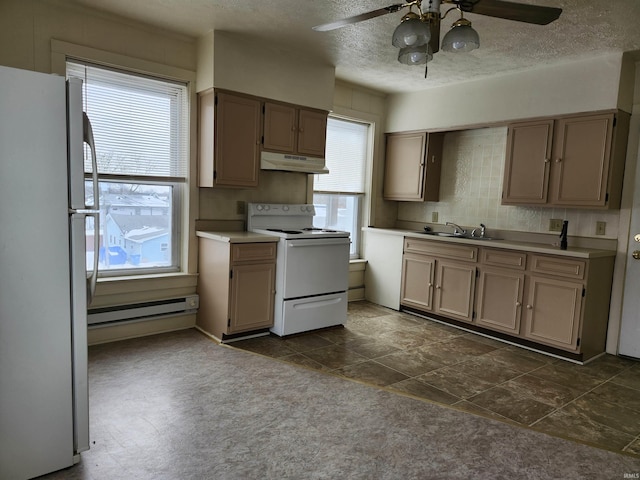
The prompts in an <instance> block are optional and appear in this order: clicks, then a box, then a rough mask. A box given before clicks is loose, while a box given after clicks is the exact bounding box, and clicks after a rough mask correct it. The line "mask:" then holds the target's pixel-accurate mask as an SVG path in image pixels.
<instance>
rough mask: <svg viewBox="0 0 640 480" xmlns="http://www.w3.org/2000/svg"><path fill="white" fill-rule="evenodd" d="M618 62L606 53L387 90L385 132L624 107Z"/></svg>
mask: <svg viewBox="0 0 640 480" xmlns="http://www.w3.org/2000/svg"><path fill="white" fill-rule="evenodd" d="M627 64H628V62H627V61H625V66H626V65H627ZM622 67H623V58H622V54H610V55H603V56H599V57H593V58H588V59H585V60H579V61H575V62H571V63H563V64H561V65H551V66H545V67H540V68H537V69H531V70H526V71H521V72H517V73H512V74H508V75H501V76H496V77H490V78H484V79H481V80H476V81H471V82H466V83H458V84H455V85H452V86H445V87H439V88H433V89H430V90H425V91H421V92H413V93H404V94H394V95H390V96H389V99H388V104H387V111H388V112H389V114H388V116H387V123H386V127H385V131H386V132H398V131H406V130H419V129H447V128H451V127H461V126H466V125H477V124H485V125H486V124H488V123H492V122H505V121H506V120H511V119H521V118H531V117H537V116H549V115H556V114H565V113H577V112H588V111H595V110H606V109H612V108H618V107H619V108H621V109H622V110H625V111H627V112H630V111H631V105H630V104H629V100H630V97H629V95H621V94H620V76H621V70H622ZM625 72H627V69H625ZM626 87H627V88H628V83H627V84H626Z"/></svg>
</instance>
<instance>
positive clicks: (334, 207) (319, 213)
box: [313, 193, 361, 257]
mask: <svg viewBox="0 0 640 480" xmlns="http://www.w3.org/2000/svg"><path fill="white" fill-rule="evenodd" d="M360 197H361V195H341V194H334V193H314V194H313V205H314V207H315V210H316V214H315V216H314V217H313V226H314V227H317V228H328V229H332V230H342V231H346V232H349V233H350V234H351V252H350V253H351V256H352V257H355V256H357V255H358V253H359V252H358V243H359V242H358V239H359V235H360Z"/></svg>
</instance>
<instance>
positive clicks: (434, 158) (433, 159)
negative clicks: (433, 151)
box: [431, 155, 436, 163]
mask: <svg viewBox="0 0 640 480" xmlns="http://www.w3.org/2000/svg"><path fill="white" fill-rule="evenodd" d="M431 163H436V156H435V155H431Z"/></svg>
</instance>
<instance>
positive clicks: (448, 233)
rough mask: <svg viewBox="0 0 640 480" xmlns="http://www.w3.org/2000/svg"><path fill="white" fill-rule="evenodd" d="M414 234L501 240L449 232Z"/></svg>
mask: <svg viewBox="0 0 640 480" xmlns="http://www.w3.org/2000/svg"><path fill="white" fill-rule="evenodd" d="M415 233H419V234H421V235H430V236H432V237H450V238H466V239H467V240H502V239H501V238H493V237H472V236H471V235H462V234H460V233H450V232H432V231H428V232H427V231H422V232H415Z"/></svg>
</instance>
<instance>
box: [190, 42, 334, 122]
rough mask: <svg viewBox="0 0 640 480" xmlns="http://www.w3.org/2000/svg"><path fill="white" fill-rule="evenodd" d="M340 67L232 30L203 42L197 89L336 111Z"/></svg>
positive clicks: (200, 44) (201, 44) (200, 50)
mask: <svg viewBox="0 0 640 480" xmlns="http://www.w3.org/2000/svg"><path fill="white" fill-rule="evenodd" d="M334 79H335V67H334V66H333V65H328V64H326V63H325V62H324V61H322V60H321V59H319V58H313V57H309V56H308V55H302V54H296V53H295V52H292V51H288V50H285V49H282V48H279V47H278V46H277V45H269V44H266V43H265V42H264V41H262V40H260V39H255V38H250V37H247V36H245V35H238V34H234V33H230V32H223V31H215V32H209V33H208V34H207V35H205V36H203V37H202V38H200V39H199V41H198V86H197V88H198V91H202V90H205V89H207V88H211V87H213V86H215V87H216V88H223V89H227V90H233V91H235V92H242V93H248V94H251V95H256V96H258V97H264V98H269V99H272V100H280V101H282V102H288V103H293V104H296V105H304V106H307V107H313V108H318V109H321V110H331V109H332V107H333V85H334Z"/></svg>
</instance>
